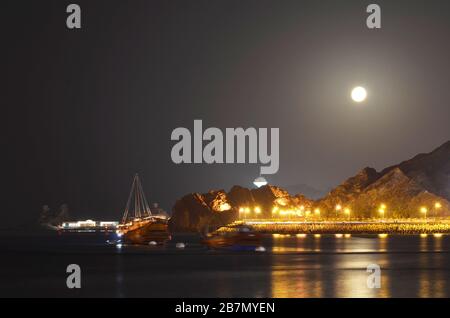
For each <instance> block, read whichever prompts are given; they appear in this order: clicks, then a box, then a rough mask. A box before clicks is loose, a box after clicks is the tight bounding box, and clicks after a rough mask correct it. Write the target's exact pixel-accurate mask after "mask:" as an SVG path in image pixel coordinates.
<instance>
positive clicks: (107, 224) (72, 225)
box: [61, 220, 119, 230]
mask: <svg viewBox="0 0 450 318" xmlns="http://www.w3.org/2000/svg"><path fill="white" fill-rule="evenodd" d="M118 224H119V222H116V221H94V220H85V221H76V222H64V223H63V224H62V225H61V228H62V229H66V230H82V229H95V228H102V229H115V228H116V227H117V225H118Z"/></svg>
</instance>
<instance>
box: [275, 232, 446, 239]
mask: <svg viewBox="0 0 450 318" xmlns="http://www.w3.org/2000/svg"><path fill="white" fill-rule="evenodd" d="M442 235H443V234H442V233H434V234H433V236H434V237H436V238H441V237H442ZM272 236H273V237H274V238H284V237H291V236H293V235H291V234H272ZM295 236H296V237H298V238H306V237H307V236H308V235H307V234H304V233H300V234H295ZM313 236H314V237H315V238H320V237H321V236H322V235H321V234H313ZM334 236H335V237H336V238H343V237H344V238H350V237H352V235H351V234H340V233H337V234H334ZM388 236H389V235H388V234H387V233H380V234H378V237H379V238H387V237H388ZM420 237H421V238H426V237H428V234H426V233H422V234H420Z"/></svg>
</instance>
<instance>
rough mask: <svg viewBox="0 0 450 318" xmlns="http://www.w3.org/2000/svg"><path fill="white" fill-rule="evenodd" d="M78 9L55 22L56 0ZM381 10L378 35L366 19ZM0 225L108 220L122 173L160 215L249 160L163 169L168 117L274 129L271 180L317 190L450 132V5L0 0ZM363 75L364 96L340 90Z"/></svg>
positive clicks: (240, 170)
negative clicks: (45, 217)
mask: <svg viewBox="0 0 450 318" xmlns="http://www.w3.org/2000/svg"><path fill="white" fill-rule="evenodd" d="M73 2H75V3H78V4H80V5H81V8H82V29H81V30H68V29H67V28H66V26H65V20H66V15H67V14H66V13H65V8H66V6H67V5H68V4H69V3H73ZM373 2H375V3H378V4H379V5H380V6H381V8H382V29H381V30H369V29H367V27H366V25H365V20H366V17H367V14H366V13H365V9H366V6H367V5H368V4H370V3H373ZM1 11H2V13H3V14H2V18H1V19H2V20H1V31H0V32H1V41H2V48H1V51H2V53H1V58H2V75H3V76H2V78H3V84H2V85H1V87H2V94H1V96H2V103H1V107H2V119H3V120H2V128H1V129H2V140H4V142H2V159H1V160H2V162H4V163H3V164H2V168H3V170H4V173H2V184H3V191H2V205H3V207H2V209H1V212H0V213H2V214H4V216H3V217H2V220H3V222H4V224H10V223H11V222H12V220H16V221H17V222H21V221H27V220H32V219H35V218H37V216H38V214H39V212H40V210H41V206H42V205H43V204H49V205H50V206H51V207H52V208H53V209H57V207H58V206H59V205H60V204H61V203H68V204H69V207H70V209H71V213H72V214H73V215H74V216H75V217H76V218H78V217H80V218H86V217H91V218H103V219H118V218H119V217H120V215H121V214H122V210H123V208H124V205H125V203H126V198H127V195H128V191H129V187H130V185H131V181H132V176H133V174H134V173H135V172H139V173H140V175H141V177H142V179H143V186H144V190H145V192H146V194H147V196H148V199H149V201H151V202H154V201H158V202H160V203H161V205H162V206H163V207H164V208H166V209H167V210H170V209H171V207H172V205H173V203H174V201H175V199H176V198H178V197H180V196H182V195H183V194H185V193H188V192H194V191H207V190H208V189H214V188H225V189H229V188H230V187H231V186H232V185H233V184H240V185H243V186H251V182H252V180H253V179H254V178H255V177H256V176H257V175H258V173H259V165H227V166H225V165H212V166H208V165H205V164H204V165H179V166H177V165H175V164H173V163H172V161H171V158H170V150H171V147H172V145H173V142H171V141H170V134H171V132H172V130H173V129H174V128H176V127H188V128H189V129H191V130H192V129H193V128H192V127H193V120H194V119H202V120H203V124H204V126H205V127H210V126H214V127H219V128H222V129H225V128H226V127H239V126H242V127H250V126H254V127H268V128H270V127H279V128H280V170H279V172H278V174H276V175H273V176H270V177H267V179H268V180H269V182H270V183H273V184H277V185H280V186H288V185H295V184H308V185H310V186H312V187H316V188H319V189H326V188H329V187H332V186H335V185H336V184H338V183H340V182H341V181H343V180H344V179H345V178H347V177H349V176H351V175H353V174H355V173H356V172H357V171H358V170H360V169H361V168H363V167H365V166H372V167H375V168H377V169H382V168H384V167H385V166H387V165H391V164H394V163H397V162H399V161H402V160H404V159H408V158H409V157H412V156H413V155H415V154H417V153H419V152H428V151H431V150H433V149H434V148H436V147H437V146H439V145H440V144H442V143H443V142H445V141H446V140H448V139H449V136H450V126H449V125H448V122H449V115H450V108H449V107H450V104H449V98H450V89H449V77H450V59H449V56H450V44H449V43H450V42H449V34H450V2H449V1H447V0H443V1H411V0H407V1H399V0H396V1H336V0H330V1H323V0H321V1H300V0H292V1H288V0H271V1H268V0H203V1H199V0H179V1H174V0H152V1H147V0H142V1H137V0H134V1H111V0H108V1H106V0H105V1H98V0H90V1H79V0H76V1H75V0H74V1H60V0H59V1H56V0H55V1H47V0H41V1H17V0H15V1H2V2H1ZM356 85H363V86H365V87H366V88H367V89H368V91H369V98H368V99H367V101H366V102H364V103H363V104H358V105H357V104H355V103H354V102H352V101H351V99H350V97H349V94H350V90H351V88H352V87H354V86H356Z"/></svg>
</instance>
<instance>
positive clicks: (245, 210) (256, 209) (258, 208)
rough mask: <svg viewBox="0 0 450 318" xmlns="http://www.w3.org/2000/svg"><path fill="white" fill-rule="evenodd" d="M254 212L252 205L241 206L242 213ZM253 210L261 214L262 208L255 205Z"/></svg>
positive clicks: (240, 211)
mask: <svg viewBox="0 0 450 318" xmlns="http://www.w3.org/2000/svg"><path fill="white" fill-rule="evenodd" d="M251 212H252V209H251V208H250V207H240V208H239V213H240V214H250V213H251ZM253 212H254V213H255V214H261V208H260V207H259V206H255V207H254V208H253Z"/></svg>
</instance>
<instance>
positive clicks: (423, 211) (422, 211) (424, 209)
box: [420, 206, 428, 220]
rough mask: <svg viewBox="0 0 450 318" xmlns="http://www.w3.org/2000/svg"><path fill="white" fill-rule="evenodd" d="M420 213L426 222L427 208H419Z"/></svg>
mask: <svg viewBox="0 0 450 318" xmlns="http://www.w3.org/2000/svg"><path fill="white" fill-rule="evenodd" d="M420 212H421V213H422V214H423V215H424V216H425V220H426V219H427V212H428V209H427V207H425V206H423V207H421V208H420Z"/></svg>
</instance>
